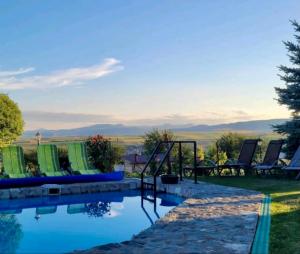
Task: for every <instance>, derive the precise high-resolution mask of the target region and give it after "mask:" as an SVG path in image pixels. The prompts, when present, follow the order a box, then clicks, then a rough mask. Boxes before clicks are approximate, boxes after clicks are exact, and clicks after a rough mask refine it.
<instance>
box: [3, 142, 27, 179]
mask: <svg viewBox="0 0 300 254" xmlns="http://www.w3.org/2000/svg"><path fill="white" fill-rule="evenodd" d="M2 156H3V167H4V174H5V175H6V176H7V177H9V178H24V177H30V176H31V174H29V173H28V172H27V171H26V167H25V161H24V153H23V149H22V147H20V146H8V147H4V148H3V149H2Z"/></svg>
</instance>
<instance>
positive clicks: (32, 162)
mask: <svg viewBox="0 0 300 254" xmlns="http://www.w3.org/2000/svg"><path fill="white" fill-rule="evenodd" d="M24 159H25V163H26V167H27V170H28V171H29V172H31V173H32V174H33V175H37V174H38V160H37V153H36V150H32V149H30V150H25V151H24Z"/></svg>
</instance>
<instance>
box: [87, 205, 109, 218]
mask: <svg viewBox="0 0 300 254" xmlns="http://www.w3.org/2000/svg"><path fill="white" fill-rule="evenodd" d="M110 209H111V205H110V202H98V203H90V204H86V212H87V215H88V216H89V217H103V215H105V214H106V213H108V215H110Z"/></svg>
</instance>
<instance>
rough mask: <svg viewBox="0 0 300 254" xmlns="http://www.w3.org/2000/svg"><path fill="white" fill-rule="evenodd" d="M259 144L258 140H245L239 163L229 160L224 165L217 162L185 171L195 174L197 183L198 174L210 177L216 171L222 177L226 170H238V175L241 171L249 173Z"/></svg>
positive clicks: (188, 168) (210, 162)
mask: <svg viewBox="0 0 300 254" xmlns="http://www.w3.org/2000/svg"><path fill="white" fill-rule="evenodd" d="M257 144H258V139H246V140H244V142H243V145H242V148H241V151H240V154H239V157H238V159H237V161H234V160H232V159H231V160H228V162H227V163H225V164H223V165H218V164H217V163H216V162H213V161H209V164H210V165H205V166H203V165H199V166H197V167H196V168H193V167H187V168H185V171H188V170H191V171H193V172H194V174H195V182H197V175H198V174H204V175H210V174H211V173H212V172H214V171H215V170H217V172H218V175H221V173H222V171H223V170H224V169H230V171H231V173H232V171H233V170H236V171H237V175H240V170H241V169H244V170H246V171H249V170H250V169H251V168H252V161H253V157H254V153H255V150H256V147H257Z"/></svg>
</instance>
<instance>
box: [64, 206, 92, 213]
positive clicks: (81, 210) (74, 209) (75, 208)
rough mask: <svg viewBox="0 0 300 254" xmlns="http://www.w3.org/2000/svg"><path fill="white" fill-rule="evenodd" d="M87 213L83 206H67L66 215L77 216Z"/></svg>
mask: <svg viewBox="0 0 300 254" xmlns="http://www.w3.org/2000/svg"><path fill="white" fill-rule="evenodd" d="M86 211H87V209H86V205H85V204H73V205H68V208H67V213H68V214H78V213H85V212H86Z"/></svg>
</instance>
